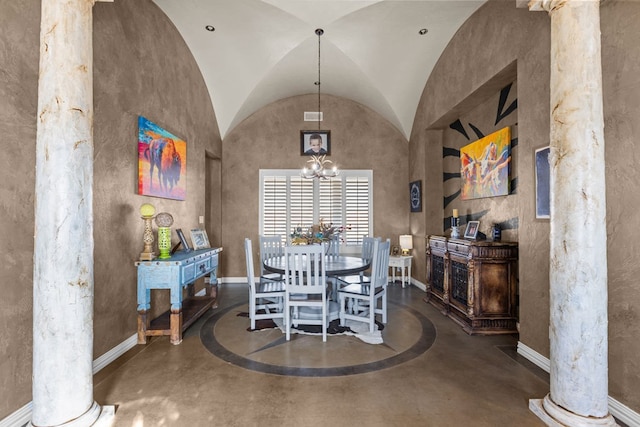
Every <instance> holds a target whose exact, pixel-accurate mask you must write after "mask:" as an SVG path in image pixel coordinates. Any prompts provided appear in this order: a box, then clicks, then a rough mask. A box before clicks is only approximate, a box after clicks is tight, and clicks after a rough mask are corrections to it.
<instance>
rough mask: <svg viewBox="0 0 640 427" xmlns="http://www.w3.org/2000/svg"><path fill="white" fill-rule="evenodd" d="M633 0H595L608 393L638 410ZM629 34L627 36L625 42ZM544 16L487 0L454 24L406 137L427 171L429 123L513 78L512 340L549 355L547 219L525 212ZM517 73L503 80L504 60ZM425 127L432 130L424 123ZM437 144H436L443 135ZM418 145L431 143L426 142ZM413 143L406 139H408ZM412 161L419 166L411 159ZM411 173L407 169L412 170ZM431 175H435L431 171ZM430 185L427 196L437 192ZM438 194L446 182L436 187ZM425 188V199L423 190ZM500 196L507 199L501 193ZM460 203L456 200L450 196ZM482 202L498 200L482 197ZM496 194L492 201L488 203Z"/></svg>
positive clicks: (638, 199)
mask: <svg viewBox="0 0 640 427" xmlns="http://www.w3.org/2000/svg"><path fill="white" fill-rule="evenodd" d="M639 19H640V2H636V1H616V0H612V1H607V2H603V4H602V7H601V28H602V58H603V59H602V63H603V76H604V77H603V79H604V82H603V85H604V106H605V141H606V144H607V146H606V162H607V216H608V218H607V231H608V239H609V240H608V248H607V250H606V252H605V250H604V248H602V249H601V251H602V252H601V254H602V256H607V257H608V269H609V295H608V296H609V394H610V395H611V396H613V397H614V398H616V399H617V400H619V401H621V402H622V403H623V404H625V405H627V406H628V407H630V408H631V409H633V410H635V411H640V389H638V387H637V380H635V379H637V378H638V377H640V362H639V361H638V358H637V354H638V353H639V352H640V339H639V338H640V322H638V319H639V318H640V308H639V307H640V287H639V286H637V283H636V282H637V277H638V275H639V274H640V265H639V263H638V262H637V256H636V254H637V252H638V245H637V241H638V233H637V231H635V229H636V228H637V227H635V225H636V224H638V222H639V218H638V216H639V215H640V214H639V213H638V208H639V207H640V194H639V193H638V192H637V191H635V189H634V187H633V186H634V185H635V183H636V182H638V178H639V177H638V174H640V172H638V168H637V167H636V165H637V164H638V161H637V159H636V158H635V157H636V156H635V155H634V154H633V153H635V152H636V151H637V147H636V145H637V144H636V138H635V135H638V134H639V133H640V122H638V120H636V118H637V117H638V116H639V115H640V103H638V99H640V85H639V84H638V81H637V76H638V74H639V72H640V48H639V47H638V44H637V40H638V38H639V37H640V27H639V26H637V25H635V23H637V22H638V21H639ZM634 40H635V42H634ZM549 43H550V39H549V17H548V15H547V14H546V13H540V12H537V13H534V12H529V11H528V10H526V9H516V8H515V2H501V1H490V2H489V3H487V4H486V5H484V6H483V7H482V8H481V9H479V11H478V12H477V13H475V14H474V15H473V16H472V17H471V18H470V19H469V20H468V21H467V22H466V23H465V24H464V25H463V27H462V28H461V29H460V30H459V31H458V33H456V35H455V37H454V38H453V40H452V41H451V42H450V44H449V46H448V47H447V49H446V50H445V52H444V53H443V55H442V56H441V58H440V59H439V62H438V64H437V65H436V68H435V69H434V71H433V73H432V75H431V77H430V78H429V80H428V82H427V85H426V87H425V90H424V93H423V95H422V98H421V102H420V107H419V109H418V113H417V115H416V121H415V124H414V129H413V133H412V136H411V145H413V144H427V148H426V150H425V151H426V154H425V163H426V166H425V167H424V170H425V171H426V172H425V173H426V174H427V175H428V176H431V177H432V178H433V179H436V172H430V171H431V170H433V171H438V170H439V168H441V167H442V166H441V164H442V163H443V161H442V157H441V151H440V156H437V155H436V154H437V153H439V150H441V149H442V145H439V146H437V144H438V143H440V142H441V141H439V140H438V138H436V137H432V136H433V135H432V134H430V132H435V129H443V132H444V133H445V134H447V133H448V132H449V131H447V130H446V128H447V126H448V125H449V124H450V123H451V122H453V121H454V120H455V119H457V118H461V117H462V118H465V120H466V119H469V120H471V121H473V120H479V121H482V120H485V119H486V118H485V119H482V116H483V113H482V112H481V110H478V108H477V107H478V106H482V105H486V103H487V102H488V103H489V104H491V102H492V101H491V97H492V96H495V93H496V92H497V91H498V90H499V89H500V88H501V87H502V86H504V85H505V84H506V83H508V82H509V81H517V98H518V112H517V117H518V123H517V128H518V133H517V134H518V148H517V150H518V152H517V158H516V159H514V160H515V162H516V165H515V166H516V170H517V178H518V185H517V196H509V197H508V198H514V200H516V201H517V203H516V204H515V206H513V205H512V202H511V201H509V202H507V204H508V205H509V206H508V210H509V211H510V214H511V211H512V210H513V209H515V211H516V214H517V216H518V223H519V227H518V230H517V232H516V233H515V234H511V235H510V238H514V239H517V240H518V241H519V247H520V265H519V276H520V283H519V286H520V330H521V333H520V341H521V342H523V343H524V344H526V345H527V346H529V347H531V348H533V349H534V350H535V351H537V352H539V353H541V354H542V355H544V356H546V357H548V356H549V339H548V327H549V326H548V325H549V321H548V319H549V308H548V307H549V296H548V288H549V279H548V259H549V241H548V240H549V239H548V234H549V221H544V220H536V219H535V201H534V191H535V187H534V167H533V165H534V161H533V156H534V151H535V149H537V148H540V147H543V146H546V145H548V144H549V69H550V64H549ZM514 66H515V67H516V71H517V78H516V79H513V77H514V76H513V73H514V70H513V67H514ZM429 129H434V130H433V131H432V130H429ZM443 143H444V144H445V146H446V138H444V141H443ZM428 144H433V145H435V146H434V147H433V148H429V146H428ZM412 150H413V148H412ZM420 170H423V169H422V168H420ZM414 173H415V172H414V171H412V172H411V174H412V176H413V174H414ZM440 179H441V176H440ZM438 191H440V192H441V191H442V190H438V189H434V198H437V197H441V196H442V194H441V193H440V194H439V193H438ZM445 195H446V191H445ZM425 197H426V198H427V199H430V198H431V196H430V194H426V195H425ZM508 198H507V199H508ZM460 203H466V202H460ZM479 203H482V205H481V206H482V207H485V206H486V207H488V208H490V209H491V211H492V212H493V211H495V210H501V206H500V205H499V204H496V202H493V201H490V202H488V203H489V204H488V205H485V204H484V202H479ZM498 203H499V202H498ZM445 215H450V212H449V209H448V210H447V212H440V215H439V217H438V218H437V219H435V220H434V219H431V218H429V217H426V218H425V229H426V231H427V233H430V232H433V233H441V232H442V230H441V227H442V225H441V224H442V222H441V218H442V217H443V216H445ZM576 220H579V219H578V218H576Z"/></svg>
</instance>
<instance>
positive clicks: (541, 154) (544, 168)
mask: <svg viewBox="0 0 640 427" xmlns="http://www.w3.org/2000/svg"><path fill="white" fill-rule="evenodd" d="M550 151H551V149H550V148H549V147H548V146H547V147H543V148H539V149H537V150H536V168H535V169H536V219H549V218H551V193H550V181H551V170H550V169H551V167H550V166H549V153H550Z"/></svg>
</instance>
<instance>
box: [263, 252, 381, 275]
mask: <svg viewBox="0 0 640 427" xmlns="http://www.w3.org/2000/svg"><path fill="white" fill-rule="evenodd" d="M323 262H324V264H325V270H326V273H327V276H348V275H351V274H356V273H359V272H361V271H364V270H366V269H367V268H369V266H370V265H371V263H370V262H369V261H366V260H364V259H362V258H360V257H355V256H345V255H340V256H327V257H324V258H323ZM264 268H265V270H268V271H270V272H272V273H279V274H284V256H280V257H274V258H269V259H267V260H266V261H265V262H264Z"/></svg>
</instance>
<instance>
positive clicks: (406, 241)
mask: <svg viewBox="0 0 640 427" xmlns="http://www.w3.org/2000/svg"><path fill="white" fill-rule="evenodd" d="M400 247H401V248H402V255H409V251H410V250H411V249H413V236H412V235H411V234H403V235H401V236H400Z"/></svg>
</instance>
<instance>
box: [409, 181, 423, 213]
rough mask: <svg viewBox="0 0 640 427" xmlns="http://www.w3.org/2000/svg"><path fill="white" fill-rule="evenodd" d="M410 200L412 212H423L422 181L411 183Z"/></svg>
mask: <svg viewBox="0 0 640 427" xmlns="http://www.w3.org/2000/svg"><path fill="white" fill-rule="evenodd" d="M409 200H410V201H411V205H410V207H411V212H422V181H413V182H412V183H410V184H409Z"/></svg>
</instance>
